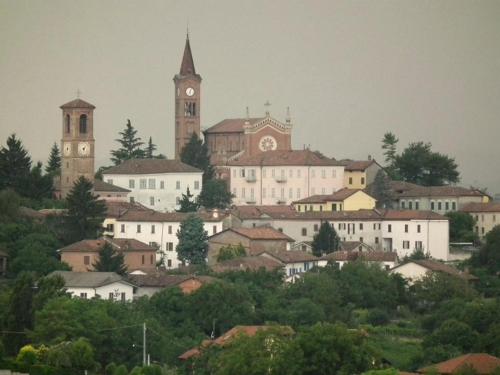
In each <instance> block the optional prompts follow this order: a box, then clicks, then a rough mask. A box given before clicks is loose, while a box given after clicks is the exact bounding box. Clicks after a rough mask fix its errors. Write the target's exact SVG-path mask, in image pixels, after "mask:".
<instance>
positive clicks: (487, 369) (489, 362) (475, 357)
mask: <svg viewBox="0 0 500 375" xmlns="http://www.w3.org/2000/svg"><path fill="white" fill-rule="evenodd" d="M464 366H470V367H472V368H473V369H474V370H475V371H476V373H477V374H478V375H485V374H492V373H493V371H494V370H496V369H498V368H500V358H497V357H494V356H492V355H489V354H486V353H471V354H465V355H461V356H460V357H456V358H452V359H449V360H448V361H444V362H440V363H437V364H435V365H432V366H427V367H424V368H421V369H419V370H418V372H421V373H425V372H427V371H431V370H433V369H435V370H437V372H438V373H439V374H454V373H455V372H457V371H458V370H459V369H461V368H463V367H464Z"/></svg>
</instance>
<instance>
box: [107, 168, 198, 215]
mask: <svg viewBox="0 0 500 375" xmlns="http://www.w3.org/2000/svg"><path fill="white" fill-rule="evenodd" d="M202 174H203V172H202V171H201V170H199V169H197V168H194V167H192V166H190V165H187V164H184V163H182V162H180V161H178V160H166V159H131V160H126V161H124V162H123V163H121V164H120V165H117V166H115V167H111V168H109V169H107V170H106V171H104V173H103V180H104V182H106V183H108V184H112V185H115V186H119V187H121V188H124V189H128V190H130V192H129V193H128V199H129V201H130V202H138V203H140V204H142V205H144V206H146V207H148V208H151V209H154V210H157V211H173V210H175V209H176V208H179V201H180V199H181V198H182V194H185V193H186V191H187V189H188V188H189V190H190V192H191V194H193V196H194V198H196V197H197V196H198V195H199V194H200V192H201V188H202Z"/></svg>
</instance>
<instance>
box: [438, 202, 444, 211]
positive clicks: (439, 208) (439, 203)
mask: <svg viewBox="0 0 500 375" xmlns="http://www.w3.org/2000/svg"><path fill="white" fill-rule="evenodd" d="M442 208H443V207H442V205H441V201H438V211H441V209H442Z"/></svg>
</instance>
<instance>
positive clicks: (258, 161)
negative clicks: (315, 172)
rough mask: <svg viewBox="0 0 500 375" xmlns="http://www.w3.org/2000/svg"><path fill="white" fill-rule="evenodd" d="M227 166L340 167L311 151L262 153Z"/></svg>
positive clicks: (334, 161) (338, 164) (331, 160)
mask: <svg viewBox="0 0 500 375" xmlns="http://www.w3.org/2000/svg"><path fill="white" fill-rule="evenodd" d="M228 165H229V166H240V165H241V166H245V165H248V166H254V165H255V166H256V165H262V166H271V165H294V166H295V165H305V166H340V165H341V164H340V163H339V162H338V161H336V160H333V159H330V158H327V157H325V156H322V155H319V154H318V153H316V152H313V151H311V150H275V151H267V152H262V153H259V154H256V155H253V156H243V157H241V158H239V159H238V160H235V161H231V162H229V163H228Z"/></svg>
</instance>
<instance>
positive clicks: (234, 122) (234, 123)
mask: <svg viewBox="0 0 500 375" xmlns="http://www.w3.org/2000/svg"><path fill="white" fill-rule="evenodd" d="M263 119H264V117H260V118H249V119H246V118H228V119H225V120H222V121H221V122H218V123H217V124H215V125H213V126H211V127H209V128H208V129H206V130H205V131H204V133H209V134H210V133H243V131H244V130H243V126H244V125H245V122H246V121H248V122H249V123H250V125H252V124H255V123H257V122H259V121H262V120H263Z"/></svg>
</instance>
